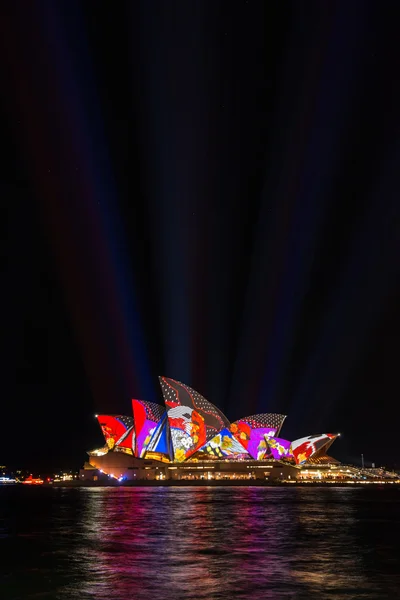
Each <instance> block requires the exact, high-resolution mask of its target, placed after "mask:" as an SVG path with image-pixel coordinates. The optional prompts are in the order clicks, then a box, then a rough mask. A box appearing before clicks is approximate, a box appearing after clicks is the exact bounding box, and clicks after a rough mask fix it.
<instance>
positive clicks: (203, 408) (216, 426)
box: [160, 377, 229, 462]
mask: <svg viewBox="0 0 400 600" xmlns="http://www.w3.org/2000/svg"><path fill="white" fill-rule="evenodd" d="M160 384H161V390H162V393H163V397H164V401H165V405H166V407H167V414H168V421H169V426H170V431H171V440H172V447H173V451H174V459H175V460H176V461H178V462H182V461H184V460H185V459H187V458H189V456H192V454H194V453H195V452H196V451H197V450H199V449H200V448H202V446H204V445H205V444H206V442H208V441H210V440H212V439H213V438H214V437H215V436H216V435H217V434H218V433H219V432H220V431H221V430H222V429H224V428H229V421H228V419H227V418H226V417H225V415H224V414H223V413H222V412H221V411H220V410H218V408H217V407H216V406H214V405H213V404H211V402H209V401H208V400H206V399H205V398H204V397H203V396H202V395H201V394H199V393H198V392H196V391H195V390H193V389H192V388H190V387H189V386H187V385H184V384H183V383H180V382H179V381H175V380H174V379H169V378H167V377H160Z"/></svg>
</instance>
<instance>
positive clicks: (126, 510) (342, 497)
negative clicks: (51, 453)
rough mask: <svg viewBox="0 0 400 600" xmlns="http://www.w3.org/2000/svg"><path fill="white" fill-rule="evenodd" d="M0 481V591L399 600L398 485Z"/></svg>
mask: <svg viewBox="0 0 400 600" xmlns="http://www.w3.org/2000/svg"><path fill="white" fill-rule="evenodd" d="M27 487H28V486H5V487H4V488H2V489H0V556H1V561H0V577H1V579H0V598H2V600H29V599H35V600H37V599H42V598H44V599H53V598H54V599H60V600H67V599H85V598H88V599H89V598H95V599H107V600H110V598H113V599H115V600H125V599H126V600H128V599H129V600H152V599H155V598H157V599H163V600H164V599H171V600H181V599H182V600H183V599H193V600H195V599H196V600H202V599H207V600H219V599H225V598H226V599H228V598H234V599H248V598H254V599H257V600H258V599H260V600H261V599H263V600H269V599H272V600H281V599H287V598H293V599H301V600H303V599H304V600H306V599H307V600H310V599H314V598H315V599H317V598H318V599H320V600H325V599H326V600H328V599H330V600H333V599H334V600H342V599H350V598H351V599H353V598H354V599H355V598H357V599H358V598H361V599H365V600H379V599H383V598H385V599H388V598H390V599H397V598H400V490H398V489H395V488H392V489H387V488H382V489H381V488H377V487H374V488H372V489H371V488H367V486H366V487H361V486H360V487H359V488H347V489H346V488H342V487H340V488H339V487H338V488H336V487H331V488H322V487H321V488H318V487H310V488H307V487H293V488H290V487H271V488H268V487H261V488H257V487H246V488H244V487H240V488H239V487H237V488H236V487H228V488H215V487H214V488H208V487H202V488H196V487H190V488H178V487H176V488H175V487H168V488H163V487H156V488H113V487H108V488H74V489H67V488H58V489H55V488H47V489H45V488H34V489H32V488H28V489H27Z"/></svg>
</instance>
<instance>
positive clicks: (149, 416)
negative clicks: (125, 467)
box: [132, 400, 165, 458]
mask: <svg viewBox="0 0 400 600" xmlns="http://www.w3.org/2000/svg"><path fill="white" fill-rule="evenodd" d="M132 409H133V420H134V422H135V432H136V442H135V456H137V457H139V458H143V456H144V455H145V453H146V450H147V447H148V445H149V443H150V440H151V438H152V435H153V433H154V432H155V430H156V428H157V425H158V423H159V422H160V421H161V419H162V418H163V416H164V415H165V408H164V407H163V406H160V405H159V404H155V403H154V402H146V401H145V400H132Z"/></svg>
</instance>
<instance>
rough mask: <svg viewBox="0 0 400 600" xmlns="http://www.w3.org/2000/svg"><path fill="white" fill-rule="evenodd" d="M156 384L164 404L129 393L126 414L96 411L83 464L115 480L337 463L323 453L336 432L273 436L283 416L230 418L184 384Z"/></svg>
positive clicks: (268, 471)
mask: <svg viewBox="0 0 400 600" xmlns="http://www.w3.org/2000/svg"><path fill="white" fill-rule="evenodd" d="M160 384H161V390H162V395H163V400H164V406H161V405H159V404H155V403H153V402H146V401H144V400H132V416H123V415H96V417H97V419H98V422H99V425H100V427H101V430H102V432H103V435H104V438H105V444H104V446H103V447H101V448H99V449H97V450H92V451H90V452H88V456H89V460H88V462H87V463H86V465H85V469H86V471H92V473H94V472H100V473H103V474H107V475H108V476H109V477H113V478H115V479H118V480H120V481H141V480H164V479H171V480H177V479H192V480H218V479H221V480H224V479H237V480H240V479H247V480H248V479H264V480H272V479H286V480H288V479H289V480H290V479H296V478H297V477H298V475H299V472H300V471H301V469H302V468H303V469H304V466H309V467H311V466H312V465H314V466H315V465H324V464H335V463H337V462H338V461H335V459H333V458H331V457H329V456H327V450H328V448H329V447H330V446H331V444H332V443H333V442H334V441H335V439H336V437H337V435H338V434H331V433H324V434H318V435H311V436H308V437H302V438H300V439H297V440H294V441H289V440H286V439H284V438H282V437H280V432H281V429H282V426H283V423H284V421H285V418H286V415H281V414H275V413H263V414H258V415H252V416H249V417H243V418H242V419H239V420H237V421H235V422H233V423H231V422H230V421H229V420H228V419H227V417H226V416H225V415H224V414H223V413H222V412H221V411H220V410H219V409H218V408H217V407H216V406H214V405H213V404H212V403H211V402H209V401H208V400H206V399H205V398H204V397H203V396H201V395H200V394H199V393H198V392H196V391H195V390H193V389H191V388H190V387H189V386H187V385H185V384H183V383H180V382H178V381H175V380H174V379H169V378H167V377H160ZM93 477H94V478H96V476H95V475H93Z"/></svg>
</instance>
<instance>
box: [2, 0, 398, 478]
mask: <svg viewBox="0 0 400 600" xmlns="http://www.w3.org/2000/svg"><path fill="white" fill-rule="evenodd" d="M1 12H2V16H1V19H0V49H1V59H0V60H1V64H2V69H1V79H2V90H3V93H2V95H1V99H0V110H1V114H0V125H1V141H2V160H1V200H2V202H1V206H2V219H1V226H2V228H4V230H3V231H2V235H1V236H0V241H1V255H2V257H3V258H2V267H3V268H2V283H3V285H2V293H1V319H2V320H1V337H0V339H1V363H0V364H1V384H2V389H1V395H2V402H1V407H2V412H1V418H0V423H1V433H2V440H1V448H0V463H2V464H9V463H12V464H15V465H21V466H29V467H30V468H32V469H34V468H36V467H37V468H39V467H40V468H45V467H46V468H53V467H54V468H56V467H57V468H58V467H66V466H71V467H79V466H80V465H81V464H83V461H84V460H85V451H86V450H88V449H90V448H92V447H95V446H99V445H100V444H102V442H103V438H102V435H101V433H100V429H99V428H98V425H97V423H96V421H95V419H94V414H95V413H107V412H109V413H123V414H124V413H126V414H131V398H142V399H145V400H150V401H153V402H154V401H155V402H161V392H160V388H159V384H158V375H165V376H167V377H172V378H174V379H178V380H180V381H183V382H185V383H187V384H188V385H190V386H191V387H193V388H195V389H196V390H198V391H199V392H200V393H201V394H203V395H204V396H205V397H206V398H207V399H209V400H210V401H211V402H213V403H214V404H216V405H217V406H218V407H219V408H220V409H221V410H222V411H224V412H225V413H226V414H227V416H228V418H229V419H231V420H235V419H237V418H239V417H241V416H246V415H252V414H255V413H257V412H279V413H285V414H287V415H288V418H287V419H286V422H285V424H284V427H283V429H282V436H283V437H285V438H288V439H294V438H297V437H302V436H304V435H308V434H315V433H323V432H338V431H340V432H341V433H342V437H341V438H340V439H339V440H338V441H337V442H335V444H334V446H333V447H332V449H331V452H332V454H333V455H334V456H336V457H337V458H339V459H342V460H345V461H349V462H355V463H360V460H361V459H360V455H361V453H363V454H364V456H365V460H366V463H367V464H368V462H369V461H375V462H376V463H377V465H378V464H384V465H387V466H389V465H393V464H397V465H400V456H399V451H398V439H399V426H400V408H399V350H398V348H399V339H400V317H399V300H400V293H399V292H400V286H399V273H400V262H399V259H400V228H399V226H400V218H399V217H400V131H399V126H400V77H399V73H400V64H399V63H400V42H399V35H398V24H399V17H400V12H399V7H398V2H390V1H386V2H383V3H380V2H368V1H365V2H364V1H361V0H360V1H357V0H354V1H348V0H345V1H343V2H342V1H339V2H330V1H329V0H327V1H325V2H320V1H317V2H311V1H309V2H301V1H295V2H289V1H285V2H279V1H277V2H264V1H256V0H248V1H245V0H243V1H240V2H237V1H235V0H226V1H218V0H209V1H207V0H204V1H200V0H190V1H188V0H168V1H167V0H164V1H161V0H151V1H149V0H143V1H139V0H137V1H135V2H127V3H123V2H118V3H110V2H104V3H102V2H97V1H96V2H81V1H73V0H68V1H67V2H62V1H57V2H54V0H48V1H41V0H39V1H38V2H23V1H18V0H14V1H13V2H6V3H4V4H3V5H2V7H1ZM369 464H370V463H369Z"/></svg>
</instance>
